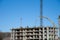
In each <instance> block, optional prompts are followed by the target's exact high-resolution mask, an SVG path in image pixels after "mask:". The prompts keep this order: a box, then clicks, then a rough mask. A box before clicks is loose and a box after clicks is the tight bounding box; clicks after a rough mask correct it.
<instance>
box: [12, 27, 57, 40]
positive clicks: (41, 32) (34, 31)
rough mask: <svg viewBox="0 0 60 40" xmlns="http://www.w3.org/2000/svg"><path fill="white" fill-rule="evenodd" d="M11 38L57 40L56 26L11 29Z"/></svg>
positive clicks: (13, 39) (18, 39)
mask: <svg viewBox="0 0 60 40" xmlns="http://www.w3.org/2000/svg"><path fill="white" fill-rule="evenodd" d="M11 30H12V32H11V40H57V39H58V35H57V32H58V31H57V30H58V29H57V28H56V27H55V28H54V27H33V28H16V29H15V28H14V29H11Z"/></svg>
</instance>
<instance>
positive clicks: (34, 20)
mask: <svg viewBox="0 0 60 40" xmlns="http://www.w3.org/2000/svg"><path fill="white" fill-rule="evenodd" d="M59 15H60V0H44V1H43V16H47V17H49V18H50V19H51V20H52V21H54V22H55V24H56V25H58V19H57V18H58V16H59ZM39 16H40V0H0V31H3V32H8V31H10V29H11V28H17V27H20V23H21V20H20V18H21V17H22V26H23V27H26V26H35V25H36V26H39V25H40V24H39V22H40V20H39ZM43 25H44V26H46V25H49V26H50V25H52V24H50V22H49V21H48V20H46V19H44V24H43Z"/></svg>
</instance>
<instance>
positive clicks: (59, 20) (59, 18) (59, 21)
mask: <svg viewBox="0 0 60 40" xmlns="http://www.w3.org/2000/svg"><path fill="white" fill-rule="evenodd" d="M58 24H59V38H60V16H59V17H58Z"/></svg>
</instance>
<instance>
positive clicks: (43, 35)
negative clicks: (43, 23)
mask: <svg viewBox="0 0 60 40" xmlns="http://www.w3.org/2000/svg"><path fill="white" fill-rule="evenodd" d="M43 40H44V27H43Z"/></svg>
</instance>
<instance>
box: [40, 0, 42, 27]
mask: <svg viewBox="0 0 60 40" xmlns="http://www.w3.org/2000/svg"><path fill="white" fill-rule="evenodd" d="M42 3H43V0H40V17H41V18H40V26H41V27H42V26H43V25H42V24H43V19H42V15H43V13H42V11H43V9H42V7H43V6H42Z"/></svg>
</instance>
